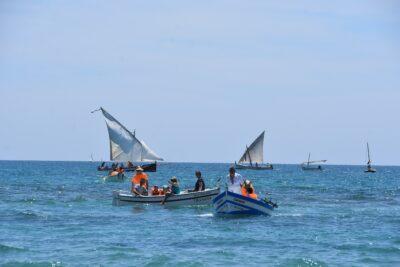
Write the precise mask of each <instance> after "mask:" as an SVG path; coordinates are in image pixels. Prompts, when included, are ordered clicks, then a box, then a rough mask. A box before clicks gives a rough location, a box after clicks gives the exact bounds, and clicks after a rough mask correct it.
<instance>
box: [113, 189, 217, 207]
mask: <svg viewBox="0 0 400 267" xmlns="http://www.w3.org/2000/svg"><path fill="white" fill-rule="evenodd" d="M219 192H220V189H219V187H215V188H207V189H206V190H204V191H198V192H188V191H187V190H186V191H184V192H182V193H181V194H179V195H171V196H170V197H168V198H167V200H166V201H165V205H168V206H192V205H194V206H197V205H211V204H212V199H213V198H214V197H215V196H217V195H218V194H219ZM163 199H164V196H151V195H150V196H138V195H135V194H133V193H131V192H128V191H122V190H116V191H114V192H113V204H114V205H117V206H120V205H127V204H157V205H161V202H162V201H163Z"/></svg>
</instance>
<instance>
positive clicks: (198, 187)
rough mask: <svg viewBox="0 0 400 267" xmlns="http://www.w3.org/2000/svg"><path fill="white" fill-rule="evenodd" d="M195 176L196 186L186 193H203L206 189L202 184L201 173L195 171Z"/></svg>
mask: <svg viewBox="0 0 400 267" xmlns="http://www.w3.org/2000/svg"><path fill="white" fill-rule="evenodd" d="M195 175H196V177H197V181H196V185H195V186H194V189H193V190H188V191H189V192H198V191H204V190H205V189H206V184H205V183H204V180H203V178H202V177H201V172H200V171H196V173H195Z"/></svg>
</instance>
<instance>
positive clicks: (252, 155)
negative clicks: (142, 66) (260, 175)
mask: <svg viewBox="0 0 400 267" xmlns="http://www.w3.org/2000/svg"><path fill="white" fill-rule="evenodd" d="M264 134H265V131H263V132H262V133H261V134H260V135H259V136H258V137H257V138H256V140H254V142H253V143H252V144H251V145H250V146H249V147H247V146H246V151H245V152H244V153H243V156H242V157H241V158H240V159H239V162H238V163H236V162H235V167H236V168H237V169H253V170H272V169H273V168H274V167H273V166H272V164H268V163H267V164H264Z"/></svg>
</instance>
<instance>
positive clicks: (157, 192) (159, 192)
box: [151, 189, 161, 196]
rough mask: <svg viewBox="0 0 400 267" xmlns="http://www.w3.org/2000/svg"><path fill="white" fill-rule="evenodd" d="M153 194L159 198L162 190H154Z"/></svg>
mask: <svg viewBox="0 0 400 267" xmlns="http://www.w3.org/2000/svg"><path fill="white" fill-rule="evenodd" d="M151 194H152V195H153V196H158V195H160V194H161V190H159V189H157V190H155V189H153V190H152V191H151Z"/></svg>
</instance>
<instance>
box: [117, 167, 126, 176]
mask: <svg viewBox="0 0 400 267" xmlns="http://www.w3.org/2000/svg"><path fill="white" fill-rule="evenodd" d="M116 172H117V173H118V178H119V179H123V178H124V169H123V168H121V167H118V168H117V170H116Z"/></svg>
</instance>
